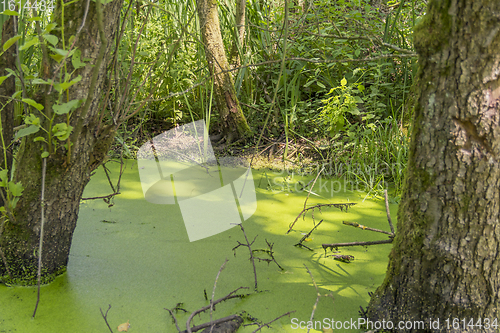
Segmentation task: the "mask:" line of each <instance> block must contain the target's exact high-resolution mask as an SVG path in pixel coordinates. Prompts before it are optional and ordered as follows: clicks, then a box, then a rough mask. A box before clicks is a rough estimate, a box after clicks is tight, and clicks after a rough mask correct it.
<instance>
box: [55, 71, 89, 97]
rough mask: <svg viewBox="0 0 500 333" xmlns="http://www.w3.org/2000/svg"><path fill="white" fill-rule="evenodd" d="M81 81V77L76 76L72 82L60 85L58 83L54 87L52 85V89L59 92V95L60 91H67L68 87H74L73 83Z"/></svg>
mask: <svg viewBox="0 0 500 333" xmlns="http://www.w3.org/2000/svg"><path fill="white" fill-rule="evenodd" d="M81 79H82V76H81V75H78V76H77V77H75V78H74V79H73V80H71V81H69V82H62V83H58V84H56V85H54V88H55V89H56V90H57V91H58V92H59V93H61V92H62V91H64V90H66V89H68V88H69V87H71V86H72V85H74V84H75V83H78V82H80V80H81Z"/></svg>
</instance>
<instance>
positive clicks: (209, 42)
mask: <svg viewBox="0 0 500 333" xmlns="http://www.w3.org/2000/svg"><path fill="white" fill-rule="evenodd" d="M196 4H197V7H198V16H199V18H200V27H201V35H202V38H203V43H204V44H205V54H206V58H207V62H208V68H209V70H210V74H212V75H214V97H215V101H216V104H217V108H218V110H219V115H220V121H221V125H222V132H223V134H224V136H225V139H226V142H228V143H230V142H232V141H234V140H237V139H240V138H243V137H246V136H248V135H249V134H250V128H249V127H248V124H247V121H246V119H245V116H244V115H243V111H242V110H241V106H240V103H239V101H238V98H237V96H236V90H235V88H234V83H233V79H232V77H231V73H230V72H229V64H228V61H227V57H226V51H225V49H224V43H223V42H222V35H221V31H220V25H219V15H218V12H217V2H216V1H215V0H197V1H196Z"/></svg>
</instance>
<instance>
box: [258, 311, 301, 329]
mask: <svg viewBox="0 0 500 333" xmlns="http://www.w3.org/2000/svg"><path fill="white" fill-rule="evenodd" d="M295 311H296V310H293V311H288V312H287V313H284V314H282V315H281V316H279V317H277V318H274V319H273V320H271V321H269V322H267V323H265V324H262V325H260V326H259V327H257V329H256V330H255V331H253V332H252V333H255V332H258V331H260V330H261V329H262V328H264V327H267V328H271V327H269V324H271V323H273V322H275V321H276V320H278V319H280V318H282V317H284V316H289V315H291V314H292V313H294V312H295Z"/></svg>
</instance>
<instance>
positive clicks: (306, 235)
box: [295, 220, 323, 250]
mask: <svg viewBox="0 0 500 333" xmlns="http://www.w3.org/2000/svg"><path fill="white" fill-rule="evenodd" d="M322 222H323V220H321V221H319V223H318V224H316V225H315V226H314V227H313V228H312V229H311V231H309V232H308V233H307V234H305V235H304V237H302V238H301V239H300V241H299V242H298V243H297V244H295V246H304V247H306V248H308V247H307V246H305V245H303V244H302V242H304V241H305V240H306V239H307V238H309V236H311V234H312V232H313V231H314V230H315V229H316V228H317V227H318V226H319V225H320V224H321V223H322ZM308 249H309V250H312V249H310V248H308Z"/></svg>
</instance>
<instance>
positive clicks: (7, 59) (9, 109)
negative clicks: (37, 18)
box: [0, 16, 16, 205]
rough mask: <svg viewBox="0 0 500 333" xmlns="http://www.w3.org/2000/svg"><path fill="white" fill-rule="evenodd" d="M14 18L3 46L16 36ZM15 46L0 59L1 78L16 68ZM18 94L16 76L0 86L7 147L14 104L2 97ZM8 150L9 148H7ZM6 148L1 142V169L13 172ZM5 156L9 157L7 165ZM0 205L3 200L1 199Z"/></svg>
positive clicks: (6, 28)
mask: <svg viewBox="0 0 500 333" xmlns="http://www.w3.org/2000/svg"><path fill="white" fill-rule="evenodd" d="M13 20H14V19H13V17H12V16H10V17H9V18H8V19H7V20H6V21H5V23H4V24H3V28H2V36H1V45H4V43H5V42H6V41H7V40H8V39H9V38H12V37H14V36H15V33H14V23H13ZM15 50H16V49H15V46H12V47H10V48H9V49H8V50H7V51H5V53H4V54H3V56H1V57H0V76H4V75H8V72H7V71H6V68H16V58H15V55H16V52H15ZM15 92H16V82H15V78H14V76H10V77H9V78H7V79H6V80H5V81H4V82H3V83H2V84H1V85H0V112H1V116H2V136H3V139H4V141H5V144H6V146H7V145H9V143H10V142H12V139H14V130H13V128H14V103H9V99H8V98H6V97H2V96H12V95H13V94H14V93H15ZM6 148H7V147H6ZM3 149H4V147H3V145H2V144H1V142H0V168H2V169H8V170H12V169H11V168H12V147H9V148H7V149H6V151H5V152H4V151H3ZM4 156H7V163H6V161H5V158H4ZM0 205H3V200H2V198H1V197H0Z"/></svg>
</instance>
